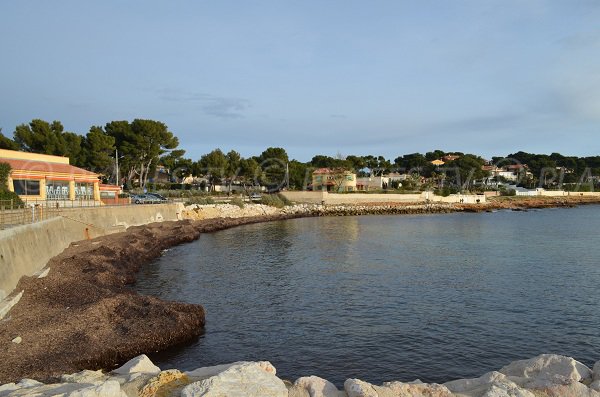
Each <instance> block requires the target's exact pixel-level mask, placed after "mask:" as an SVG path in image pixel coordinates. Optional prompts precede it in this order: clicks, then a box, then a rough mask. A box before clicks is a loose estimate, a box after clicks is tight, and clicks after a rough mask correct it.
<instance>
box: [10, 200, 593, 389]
mask: <svg viewBox="0 0 600 397" xmlns="http://www.w3.org/2000/svg"><path fill="white" fill-rule="evenodd" d="M598 203H600V202H599V201H592V200H589V199H587V200H577V201H575V200H572V199H571V200H566V199H560V200H557V199H555V198H553V199H551V200H548V199H542V200H540V199H537V200H531V199H530V200H523V199H513V200H501V201H500V202H498V203H490V204H485V205H484V204H481V205H467V204H462V205H458V204H437V203H436V204H427V203H425V204H422V203H421V204H418V203H417V204H415V203H413V204H401V205H392V204H389V203H386V204H377V203H373V204H369V205H357V206H339V205H335V206H321V205H297V206H294V207H285V208H283V209H281V210H275V209H273V211H271V212H270V213H269V214H265V212H266V211H267V209H266V208H264V207H265V206H246V208H245V209H240V208H239V207H236V206H221V208H222V209H224V211H225V212H227V211H229V212H230V215H232V216H231V217H224V216H222V215H223V214H222V213H215V212H214V211H213V212H212V215H215V214H216V215H220V216H219V217H212V218H205V219H202V216H203V215H206V214H205V213H204V214H203V211H202V210H203V209H206V208H214V206H195V207H193V206H192V207H190V208H189V210H188V211H189V212H188V214H187V216H188V217H190V218H193V217H194V214H196V217H197V219H202V220H184V221H178V222H164V223H155V224H149V225H146V226H138V227H131V228H129V229H128V230H127V231H125V232H122V233H117V234H112V235H107V236H104V237H100V238H97V239H94V240H90V241H82V242H78V243H74V244H72V245H71V246H70V247H69V248H68V249H67V250H65V251H64V252H63V253H62V254H60V255H58V256H57V257H55V258H53V259H52V260H51V261H50V262H49V263H48V267H49V268H50V271H49V272H47V275H46V276H45V277H41V278H36V277H24V278H23V279H21V281H20V282H19V285H18V286H17V288H16V289H15V292H16V291H23V290H24V291H25V293H24V294H23V297H22V298H21V301H20V302H19V303H18V304H17V305H16V306H15V307H14V308H13V309H12V310H11V311H10V312H9V314H8V316H7V317H6V318H5V319H4V320H2V321H0V349H1V350H2V351H3V352H6V353H4V354H3V360H2V361H3V362H2V363H1V364H0V384H2V383H7V382H15V381H18V380H19V379H21V378H35V379H37V380H43V381H52V380H55V379H57V378H58V377H60V376H61V375H62V374H65V373H71V372H76V371H79V370H82V369H98V368H104V369H111V368H114V366H115V365H118V364H120V363H123V362H124V361H126V360H128V359H130V358H132V357H134V356H136V355H138V354H142V353H144V352H149V351H157V350H164V349H167V348H169V347H171V346H173V345H176V344H179V343H182V342H185V341H189V340H192V339H193V338H195V337H197V336H198V335H199V334H200V333H201V331H202V327H203V325H204V310H203V308H202V307H201V306H200V305H191V304H182V303H176V302H165V301H161V300H159V299H157V298H153V297H149V296H142V295H138V294H137V293H135V292H133V291H131V290H130V289H129V288H128V285H130V284H132V283H134V282H135V273H136V272H137V270H138V269H139V267H140V266H142V265H144V264H145V263H148V262H149V261H151V260H152V259H154V258H156V257H158V256H160V255H161V253H162V252H163V250H164V249H167V248H169V247H172V246H174V245H178V244H182V243H185V242H190V241H193V240H195V239H197V238H198V237H199V236H200V235H201V234H202V233H209V232H214V231H218V230H222V229H226V228H230V227H235V226H238V225H243V224H249V223H257V222H268V221H274V220H284V219H291V218H299V217H309V216H340V215H367V214H433V213H450V212H483V211H492V210H500V209H513V210H526V209H530V208H531V209H533V208H548V207H572V206H574V205H579V204H598ZM236 208H237V210H236ZM269 208H272V207H269ZM190 211H191V212H190ZM235 211H238V212H235ZM240 211H241V212H240ZM269 211H270V210H269ZM241 213H242V214H246V216H240V214H241ZM257 213H262V214H263V215H259V216H257V215H256V214H257ZM15 338H20V339H21V342H20V343H15V342H12V341H13V340H15Z"/></svg>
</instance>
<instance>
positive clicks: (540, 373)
mask: <svg viewBox="0 0 600 397" xmlns="http://www.w3.org/2000/svg"><path fill="white" fill-rule="evenodd" d="M598 369H600V364H597V365H595V366H594V371H592V370H591V369H589V368H588V367H586V366H585V365H583V364H581V363H580V362H578V361H576V360H573V359H571V358H569V357H564V356H556V355H541V356H538V357H534V358H532V359H529V360H521V361H515V362H514V363H511V364H509V365H507V366H506V367H504V368H502V369H501V371H503V372H504V373H503V372H498V371H493V372H488V373H486V374H484V375H482V376H480V377H479V378H473V379H458V380H454V381H451V382H447V383H445V384H443V385H439V384H435V383H422V382H420V381H414V382H410V383H405V382H397V381H395V382H385V383H383V384H382V385H374V384H371V383H368V382H365V381H362V380H360V379H348V380H346V382H345V383H344V390H338V389H337V387H336V386H335V385H334V384H333V383H331V382H329V381H327V380H326V379H322V378H319V377H317V376H308V377H302V378H299V379H297V380H296V382H294V383H290V382H284V381H283V380H281V379H279V378H278V377H277V376H276V370H275V367H273V365H271V363H269V362H268V361H259V362H244V361H241V362H235V363H232V364H223V365H217V366H213V367H203V368H198V369H195V370H193V371H188V372H185V373H184V372H180V371H178V370H175V369H172V370H167V371H161V370H160V368H158V367H157V366H155V365H154V364H153V363H152V361H150V359H149V358H148V357H146V356H145V355H141V356H138V357H136V358H134V359H132V360H130V361H129V362H127V363H125V364H124V365H123V366H121V367H120V368H117V369H115V370H113V371H112V372H109V373H103V372H102V371H89V370H84V371H81V372H78V373H75V374H70V375H63V376H62V377H61V380H62V383H54V384H43V383H40V382H38V381H35V380H32V379H23V380H21V381H20V382H19V383H8V384H5V385H1V386H0V397H23V396H37V397H50V396H64V397H180V396H181V397H600V392H598V390H596V389H595V388H594V382H598V381H599V380H600V379H597V378H596V376H597V375H598V374H597V372H596V370H598ZM590 382H592V383H591V384H590Z"/></svg>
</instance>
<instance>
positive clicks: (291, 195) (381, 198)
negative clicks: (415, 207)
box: [282, 192, 486, 205]
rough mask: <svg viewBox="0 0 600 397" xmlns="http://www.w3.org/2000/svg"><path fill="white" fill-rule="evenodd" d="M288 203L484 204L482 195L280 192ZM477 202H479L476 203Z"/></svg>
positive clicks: (484, 200)
mask: <svg viewBox="0 0 600 397" xmlns="http://www.w3.org/2000/svg"><path fill="white" fill-rule="evenodd" d="M282 194H283V195H284V196H285V197H286V198H287V199H288V200H290V201H294V202H298V203H309V204H331V205H340V204H350V205H352V204H366V203H403V202H405V203H413V202H425V201H427V200H429V201H432V202H440V203H461V202H462V203H469V204H476V203H485V202H486V199H485V196H483V195H474V194H451V195H450V196H448V197H442V196H436V195H435V194H433V193H432V192H423V193H416V194H393V193H389V194H375V193H374V194H368V193H349V194H339V193H327V192H282ZM477 200H479V201H477Z"/></svg>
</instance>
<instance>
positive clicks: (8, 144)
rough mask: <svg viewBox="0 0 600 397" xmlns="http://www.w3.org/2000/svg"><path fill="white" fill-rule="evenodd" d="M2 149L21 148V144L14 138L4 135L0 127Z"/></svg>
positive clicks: (0, 146)
mask: <svg viewBox="0 0 600 397" xmlns="http://www.w3.org/2000/svg"><path fill="white" fill-rule="evenodd" d="M0 149H8V150H19V145H17V143H16V142H15V141H13V140H12V139H10V138H8V137H6V136H4V134H3V133H2V128H0Z"/></svg>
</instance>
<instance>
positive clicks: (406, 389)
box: [374, 382, 453, 397]
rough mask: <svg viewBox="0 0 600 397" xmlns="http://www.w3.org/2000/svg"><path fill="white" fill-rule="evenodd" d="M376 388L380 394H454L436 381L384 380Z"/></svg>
mask: <svg viewBox="0 0 600 397" xmlns="http://www.w3.org/2000/svg"><path fill="white" fill-rule="evenodd" d="M374 388H375V391H377V393H378V395H379V396H399V397H404V396H406V397H421V396H426V397H453V394H452V393H451V392H450V390H448V388H447V387H446V386H443V385H438V384H436V383H422V382H420V383H415V382H410V383H404V382H384V383H383V385H382V386H380V387H378V386H374Z"/></svg>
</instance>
